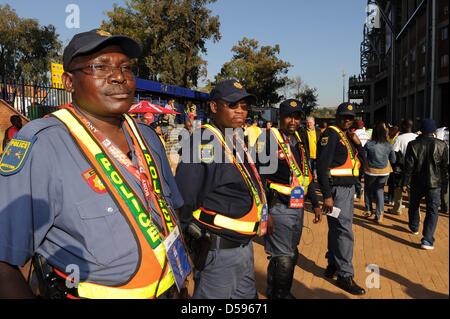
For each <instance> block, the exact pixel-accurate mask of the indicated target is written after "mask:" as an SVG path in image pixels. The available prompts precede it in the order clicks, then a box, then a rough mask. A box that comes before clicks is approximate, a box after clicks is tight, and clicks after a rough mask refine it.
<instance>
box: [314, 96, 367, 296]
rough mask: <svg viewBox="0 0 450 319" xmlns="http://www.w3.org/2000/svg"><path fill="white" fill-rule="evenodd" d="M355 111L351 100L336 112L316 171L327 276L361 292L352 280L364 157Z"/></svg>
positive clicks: (322, 143)
mask: <svg viewBox="0 0 450 319" xmlns="http://www.w3.org/2000/svg"><path fill="white" fill-rule="evenodd" d="M354 118H355V113H354V111H353V106H352V105H351V104H350V103H343V104H341V105H339V106H338V108H337V111H336V123H335V125H332V126H329V127H328V128H327V129H326V130H325V131H324V133H323V134H322V137H321V139H320V143H319V148H318V160H317V174H318V181H319V184H320V189H321V191H322V194H323V198H324V205H323V210H324V212H325V213H327V220H328V252H327V256H326V257H327V259H328V266H327V269H326V271H325V276H326V277H327V278H333V277H334V275H337V282H336V284H337V285H338V286H339V287H341V288H342V289H344V290H346V291H348V292H350V293H352V294H355V295H362V294H364V293H365V290H364V289H363V288H361V287H359V286H358V285H357V284H356V283H355V281H354V280H353V276H354V271H353V264H352V258H353V231H352V223H353V207H354V194H355V185H356V184H357V182H358V176H359V169H360V167H361V162H360V159H361V158H362V159H363V158H364V157H361V156H360V155H361V154H363V152H364V150H363V149H362V146H361V142H360V141H359V139H358V137H357V136H356V134H353V133H351V132H350V131H349V129H350V128H351V126H352V124H353V120H354Z"/></svg>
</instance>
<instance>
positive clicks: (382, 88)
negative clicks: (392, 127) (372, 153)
mask: <svg viewBox="0 0 450 319" xmlns="http://www.w3.org/2000/svg"><path fill="white" fill-rule="evenodd" d="M368 11H369V13H368V21H367V22H366V24H365V25H364V34H363V36H364V38H363V41H362V43H361V74H359V75H358V76H352V77H350V79H349V92H348V93H349V100H350V101H351V102H353V103H354V104H355V105H357V109H358V112H359V114H360V115H361V117H363V118H364V119H365V120H366V122H368V123H370V124H374V123H375V122H377V121H380V120H385V121H388V122H390V123H392V124H399V123H400V122H401V120H402V119H405V118H409V119H412V120H413V121H414V123H415V126H416V128H417V127H418V125H419V123H420V121H421V120H422V119H423V118H433V119H435V120H436V122H437V123H438V125H439V126H449V125H448V117H449V112H448V109H449V106H448V105H449V99H448V93H449V46H448V24H449V23H448V22H449V0H369V1H368Z"/></svg>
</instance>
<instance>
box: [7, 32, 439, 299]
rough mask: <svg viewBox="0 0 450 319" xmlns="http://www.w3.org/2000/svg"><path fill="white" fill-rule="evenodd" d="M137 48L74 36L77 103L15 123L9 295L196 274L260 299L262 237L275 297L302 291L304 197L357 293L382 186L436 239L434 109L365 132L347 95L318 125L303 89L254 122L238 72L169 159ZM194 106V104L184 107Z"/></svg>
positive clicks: (61, 292) (160, 287)
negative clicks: (359, 207)
mask: <svg viewBox="0 0 450 319" xmlns="http://www.w3.org/2000/svg"><path fill="white" fill-rule="evenodd" d="M140 54H141V48H140V46H139V44H138V43H137V42H136V41H135V40H133V39H131V38H129V37H125V36H112V35H110V34H108V33H107V32H105V31H102V30H91V31H89V32H83V33H80V34H77V35H76V36H75V37H74V38H73V39H72V40H71V41H70V42H69V44H68V45H67V47H66V48H65V50H64V55H63V63H64V70H65V72H64V74H63V76H62V80H63V83H64V87H65V89H66V90H67V91H68V92H70V93H71V94H72V102H71V103H68V104H66V105H64V106H61V107H60V108H59V109H58V110H57V111H55V112H54V113H52V114H51V115H50V116H48V117H45V118H42V119H38V120H35V121H31V122H30V123H28V124H27V125H25V126H24V127H23V128H21V129H20V130H19V127H17V126H18V123H16V120H13V119H12V125H13V126H14V128H15V129H14V128H11V130H10V129H8V132H7V134H6V135H7V137H8V138H9V137H11V138H12V139H11V140H10V141H9V142H8V144H7V145H6V147H5V151H4V153H3V155H2V157H1V159H0V298H2V297H3V298H4V297H9V298H33V297H34V295H36V294H39V295H40V296H41V297H42V298H58V299H64V298H70V299H80V298H92V299H95V298H129V299H138V298H160V299H172V298H186V297H187V293H186V292H187V289H186V284H187V277H188V275H189V274H190V273H192V274H193V278H194V283H195V286H194V291H193V298H198V299H230V298H231V299H253V298H257V296H258V294H257V290H256V276H255V271H254V256H253V246H252V242H253V239H254V238H255V237H256V236H259V237H261V238H262V240H263V242H264V248H265V252H266V253H267V255H268V259H269V264H268V268H267V291H266V295H267V296H268V297H269V298H272V299H294V298H295V296H293V295H292V293H291V287H292V282H293V276H294V269H295V267H296V265H297V262H298V258H299V255H300V253H301V252H299V251H298V248H299V243H300V240H301V236H302V230H303V227H304V226H303V220H304V215H305V209H306V207H307V206H306V204H305V200H309V201H310V202H311V206H312V213H313V214H314V223H315V224H318V223H321V222H322V220H323V219H324V216H326V219H327V225H328V234H327V253H326V256H324V257H325V258H326V259H327V267H326V269H325V270H324V276H325V277H326V278H328V279H329V280H335V284H336V286H338V287H340V288H341V289H343V290H345V291H347V292H349V293H351V294H353V295H363V294H365V293H366V291H365V289H364V288H363V287H361V286H360V285H358V284H357V283H356V282H355V281H354V276H355V273H354V267H353V253H354V244H355V242H354V236H353V229H352V226H353V216H354V202H355V198H357V197H362V194H363V193H364V199H365V204H366V212H365V214H364V215H365V216H366V217H367V218H371V217H372V216H374V219H375V221H376V222H377V223H383V215H384V214H385V196H384V188H385V185H386V183H387V184H389V185H391V187H390V191H389V192H388V196H391V197H388V201H390V200H391V199H392V201H394V203H392V204H394V205H393V208H392V210H391V213H393V214H401V212H402V209H403V206H404V205H403V204H404V203H405V201H404V197H403V194H404V193H406V192H408V191H409V196H408V197H409V198H408V202H409V205H408V217H409V219H408V220H409V230H410V231H411V233H413V234H418V232H419V222H420V214H419V206H420V202H421V199H422V198H423V197H425V199H426V206H427V208H426V216H425V219H424V221H423V237H422V239H421V247H422V248H423V249H428V250H431V249H433V248H434V240H435V239H434V232H435V230H436V225H437V222H438V216H439V214H438V210H439V207H440V206H441V212H442V213H448V129H447V128H442V129H438V128H437V127H436V124H435V122H434V121H433V120H431V119H425V120H423V121H422V123H421V127H420V132H419V133H417V134H414V133H412V122H411V121H409V120H404V121H403V122H402V123H401V129H402V132H401V134H400V132H399V130H398V129H397V128H395V127H392V126H391V125H388V124H386V123H382V122H380V123H377V124H376V125H375V127H374V128H373V129H371V130H370V129H369V130H368V129H366V128H365V125H364V123H363V122H362V121H361V120H356V121H355V117H356V115H355V113H354V107H353V105H352V104H351V103H342V104H340V105H339V106H338V107H337V109H336V115H335V118H334V119H333V122H332V123H324V122H321V124H320V126H319V127H317V126H316V123H315V119H314V118H313V117H312V116H306V115H307V114H305V112H304V107H303V105H302V102H301V101H299V100H297V99H287V100H284V101H282V102H281V103H280V105H279V116H278V117H277V118H276V123H277V125H274V123H272V122H266V123H260V121H258V120H251V121H246V119H247V117H248V115H249V111H250V110H251V107H252V105H255V101H256V100H257V97H256V96H255V95H253V94H251V93H249V92H247V90H246V89H245V88H244V86H243V85H242V84H241V83H239V81H237V80H234V79H231V80H225V81H222V82H218V83H216V85H215V86H214V88H213V89H212V91H211V92H210V98H209V101H208V112H209V114H210V119H209V121H208V122H207V123H203V125H201V126H200V127H193V125H190V124H186V123H187V122H186V123H185V126H186V128H187V131H188V134H187V136H188V138H186V139H184V140H182V144H183V145H182V147H181V149H180V152H179V155H180V156H179V161H180V162H179V163H177V164H178V165H177V167H176V169H173V168H172V167H171V165H170V163H169V159H168V158H167V155H166V152H167V148H166V145H165V143H168V142H169V141H168V140H166V139H165V137H164V130H165V129H166V128H165V126H169V129H170V128H173V127H174V126H175V119H174V118H173V117H172V116H169V117H167V118H166V120H167V125H164V124H162V123H160V122H158V123H156V124H155V123H153V124H154V125H153V126H154V127H153V129H152V127H151V125H148V123H142V122H141V121H137V120H136V119H134V118H133V117H131V116H129V115H128V114H127V112H128V110H129V109H130V107H131V105H132V103H133V100H134V93H135V89H136V83H135V78H134V75H133V73H132V68H131V66H130V65H131V60H132V59H134V58H137V57H139V55H140ZM166 107H167V108H168V109H169V108H170V109H171V110H173V109H174V101H173V100H172V101H169V102H168V104H167V105H166ZM195 112H196V110H195V108H194V107H193V106H192V105H191V106H190V107H189V109H188V112H187V115H188V116H187V118H189V120H191V119H195ZM188 122H191V121H188ZM16 124H17V125H16ZM191 124H192V123H191ZM262 126H265V127H264V128H263V127H262ZM244 128H245V131H244ZM11 132H12V133H11ZM189 133H191V134H189ZM197 133H200V134H197ZM241 133H242V134H241ZM10 135H11V136H10ZM441 139H444V140H445V142H444V141H442V140H441ZM174 172H175V174H173V173H174ZM389 180H391V183H390V182H389ZM320 194H321V195H322V207H320V202H319V199H320V198H319V196H318V195H320ZM389 194H390V195H389ZM441 198H442V199H443V200H442V203H441ZM373 202H375V205H376V208H375V211H373V207H372V204H373ZM405 206H406V205H405ZM188 257H190V258H188ZM29 260H31V261H32V264H33V269H34V270H33V276H32V277H33V278H36V280H34V281H33V280H31V281H30V282H26V280H25V279H24V277H23V275H22V274H21V272H20V268H19V267H21V266H23V265H24V264H25V263H26V262H27V261H29ZM191 260H192V262H191ZM74 267H75V268H76V270H75V268H74ZM74 272H75V273H76V274H77V275H76V277H74ZM30 288H31V289H30Z"/></svg>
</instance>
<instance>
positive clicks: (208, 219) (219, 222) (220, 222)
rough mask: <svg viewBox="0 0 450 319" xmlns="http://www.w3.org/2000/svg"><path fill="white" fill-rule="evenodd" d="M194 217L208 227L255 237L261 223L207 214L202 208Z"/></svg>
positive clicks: (195, 212) (194, 213)
mask: <svg viewBox="0 0 450 319" xmlns="http://www.w3.org/2000/svg"><path fill="white" fill-rule="evenodd" d="M192 216H193V217H194V218H195V219H196V220H198V221H199V222H201V223H202V224H206V225H214V226H217V227H220V228H225V229H228V230H233V231H236V232H239V233H242V234H247V235H253V234H255V233H256V231H257V230H258V226H259V222H256V223H255V222H248V221H242V220H238V219H234V218H230V217H227V216H224V215H220V214H217V213H213V212H207V211H206V210H205V209H203V208H200V209H197V210H196V211H194V212H193V213H192Z"/></svg>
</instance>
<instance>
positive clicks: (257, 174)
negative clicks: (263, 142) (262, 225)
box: [234, 135, 265, 202]
mask: <svg viewBox="0 0 450 319" xmlns="http://www.w3.org/2000/svg"><path fill="white" fill-rule="evenodd" d="M234 136H235V137H236V142H239V144H240V145H241V147H242V149H243V150H244V152H245V155H246V157H247V161H248V165H249V166H250V168H251V169H252V172H253V175H254V176H255V179H256V181H257V182H258V185H259V189H260V192H261V195H262V196H264V195H265V193H264V188H263V186H262V183H261V178H260V176H259V173H258V170H257V169H256V165H255V163H254V161H253V159H252V158H251V157H250V154H249V153H248V148H247V146H246V145H245V143H244V141H242V139H240V138H239V136H237V135H234ZM234 149H235V150H236V148H235V147H234ZM236 156H237V157H238V160H239V161H240V162H241V163H242V167H243V168H244V170H245V173H246V174H247V175H248V177H249V178H250V180H251V175H250V173H249V171H248V170H247V168H246V167H245V163H244V161H243V160H242V158H241V156H240V155H239V152H238V151H237V150H236ZM264 202H265V201H264Z"/></svg>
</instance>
